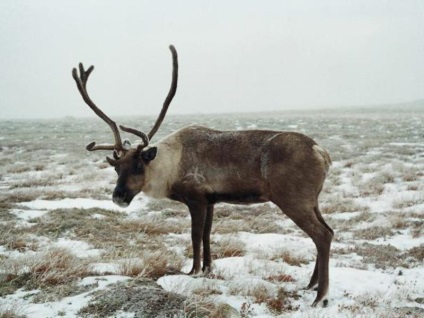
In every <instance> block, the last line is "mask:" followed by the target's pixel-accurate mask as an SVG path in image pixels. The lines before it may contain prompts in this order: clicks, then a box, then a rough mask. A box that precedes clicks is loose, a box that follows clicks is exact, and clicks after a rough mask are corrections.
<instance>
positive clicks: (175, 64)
mask: <svg viewBox="0 0 424 318" xmlns="http://www.w3.org/2000/svg"><path fill="white" fill-rule="evenodd" d="M169 49H170V50H171V53H172V83H171V88H170V89H169V92H168V96H166V99H165V101H164V103H163V106H162V110H161V112H160V114H159V117H158V119H156V122H155V124H154V126H153V128H152V130H150V132H149V133H148V135H147V136H148V137H149V140H151V139H152V137H153V136H154V135H155V133H156V132H157V131H158V129H159V127H160V125H161V124H162V121H163V119H164V118H165V115H166V112H167V110H168V107H169V105H170V104H171V101H172V99H173V98H174V96H175V93H176V91H177V82H178V55H177V50H175V47H174V46H173V45H170V46H169Z"/></svg>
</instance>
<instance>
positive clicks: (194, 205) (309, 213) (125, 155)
mask: <svg viewBox="0 0 424 318" xmlns="http://www.w3.org/2000/svg"><path fill="white" fill-rule="evenodd" d="M169 48H170V50H171V53H172V61H173V72H172V83H171V88H170V90H169V92H168V95H167V97H166V99H165V102H164V104H163V107H162V110H161V112H160V115H159V117H158V118H157V120H156V122H155V124H154V126H153V128H152V129H151V131H150V132H149V133H148V134H145V133H143V132H141V131H138V130H136V129H134V128H128V127H124V126H119V127H120V129H121V130H122V131H124V132H127V133H130V134H134V135H136V136H138V137H139V138H140V139H141V142H140V144H139V145H137V146H136V147H132V148H131V147H128V146H126V145H125V144H123V142H122V140H121V136H120V132H119V130H118V127H117V125H116V123H115V122H114V121H113V120H111V119H110V118H109V117H108V116H106V114H105V113H103V112H102V111H101V110H100V109H99V108H98V107H97V106H96V105H95V104H94V103H93V101H92V100H91V98H90V97H89V95H88V93H87V88H86V85H87V80H88V77H89V75H90V74H91V72H92V71H93V69H94V67H93V66H91V67H90V68H88V69H87V70H85V69H84V67H83V65H82V64H81V63H80V64H79V75H78V73H77V70H76V69H75V68H74V69H73V70H72V76H73V78H74V80H75V82H76V84H77V87H78V90H79V92H80V93H81V96H82V98H83V99H84V101H85V103H86V104H87V105H88V106H89V107H90V108H91V109H92V110H93V111H94V112H95V113H96V114H97V115H98V116H99V117H100V118H101V119H103V120H104V121H105V122H106V123H107V124H108V125H109V126H110V128H111V130H112V132H113V135H114V137H115V144H114V145H96V143H95V142H92V143H90V144H89V145H88V146H87V147H86V148H87V150H88V151H96V150H110V151H113V158H109V157H107V158H106V159H107V161H108V163H109V164H110V165H111V166H113V167H114V168H115V170H116V172H117V174H118V180H117V183H116V187H115V189H114V191H113V202H115V203H116V204H117V205H119V206H121V207H126V206H128V205H129V204H130V203H131V201H132V200H133V198H134V197H135V196H136V195H137V194H138V193H140V192H141V191H142V192H144V193H145V194H146V195H148V196H150V197H153V198H168V199H171V200H175V201H179V202H182V203H184V204H185V205H186V206H187V207H188V210H189V211H190V215H191V239H192V247H193V267H192V269H191V271H190V272H189V273H188V274H189V275H199V274H202V273H207V272H209V271H210V270H211V265H212V258H211V251H210V233H211V227H212V219H213V212H214V205H215V204H216V203H219V202H226V203H234V204H251V203H260V202H268V201H271V202H273V203H274V204H276V205H277V206H278V207H279V208H280V209H281V210H282V211H283V212H284V213H285V214H286V215H287V216H288V217H289V218H290V219H291V220H293V221H294V223H296V224H297V225H298V226H299V228H301V229H302V230H303V231H304V232H305V233H306V234H308V235H309V236H310V237H311V239H312V240H313V242H314V243H315V246H316V249H317V259H316V263H315V268H314V271H313V274H312V277H311V279H310V283H309V285H308V286H307V289H314V288H315V287H317V296H316V299H315V301H314V303H313V304H312V305H313V306H316V305H318V304H323V305H324V306H326V305H327V303H328V301H327V298H326V296H327V293H328V284H329V269H328V267H329V255H330V245H331V240H332V238H333V230H332V229H331V228H330V226H328V225H327V223H326V222H325V221H324V219H323V217H322V215H321V213H320V210H319V207H318V196H319V194H320V192H321V190H322V187H323V183H324V180H325V177H326V174H327V172H328V169H329V166H330V165H331V159H330V156H329V154H328V153H327V151H326V150H324V149H323V148H321V147H320V146H318V145H317V144H316V143H315V141H314V140H312V139H311V138H309V137H307V136H305V135H303V134H300V133H296V132H284V131H270V130H246V131H218V130H214V129H209V128H206V127H201V126H195V125H190V126H187V127H185V128H182V129H179V130H177V131H175V132H174V133H172V134H170V135H168V136H167V137H165V138H163V139H162V140H160V141H159V142H157V143H155V144H150V140H151V139H152V137H153V136H154V135H155V133H156V132H157V130H158V129H159V127H160V125H161V123H162V121H163V119H164V117H165V115H166V112H167V110H168V107H169V105H170V103H171V101H172V99H173V97H174V95H175V93H176V90H177V80H178V58H177V52H176V50H175V48H174V47H173V46H172V45H171V46H170V47H169ZM202 243H203V267H202V266H201V245H202Z"/></svg>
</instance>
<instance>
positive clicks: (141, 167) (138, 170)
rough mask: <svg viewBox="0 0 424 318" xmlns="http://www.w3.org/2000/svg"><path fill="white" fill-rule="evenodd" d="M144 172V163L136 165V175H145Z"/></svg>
mask: <svg viewBox="0 0 424 318" xmlns="http://www.w3.org/2000/svg"><path fill="white" fill-rule="evenodd" d="M143 171H144V164H143V162H137V163H136V165H135V173H143Z"/></svg>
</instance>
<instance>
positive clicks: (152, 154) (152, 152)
mask: <svg viewBox="0 0 424 318" xmlns="http://www.w3.org/2000/svg"><path fill="white" fill-rule="evenodd" d="M157 152H158V148H157V147H152V148H149V149H147V150H146V151H142V152H141V158H142V159H143V161H145V162H149V161H152V160H153V159H155V158H156V154H157Z"/></svg>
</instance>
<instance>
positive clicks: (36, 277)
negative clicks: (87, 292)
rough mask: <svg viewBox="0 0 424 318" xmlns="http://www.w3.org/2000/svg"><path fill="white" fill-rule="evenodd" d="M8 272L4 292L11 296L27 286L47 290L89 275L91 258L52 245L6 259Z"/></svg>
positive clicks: (1, 291)
mask: <svg viewBox="0 0 424 318" xmlns="http://www.w3.org/2000/svg"><path fill="white" fill-rule="evenodd" d="M1 267H2V268H3V271H4V272H5V273H6V275H5V280H4V282H3V283H2V285H1V287H0V295H7V294H10V293H13V292H15V291H16V290H17V289H19V288H22V287H25V288H26V289H28V290H32V289H45V288H49V287H55V286H58V285H64V284H68V283H72V282H74V281H76V280H78V279H81V278H83V277H86V276H89V275H90V274H91V273H90V272H89V270H88V263H87V260H82V259H79V258H78V257H76V256H74V255H73V254H71V253H70V251H69V250H67V249H60V248H51V249H48V250H46V251H45V252H43V253H37V254H34V255H29V256H21V257H18V258H14V259H12V258H8V259H5V260H3V261H2V263H1Z"/></svg>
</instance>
